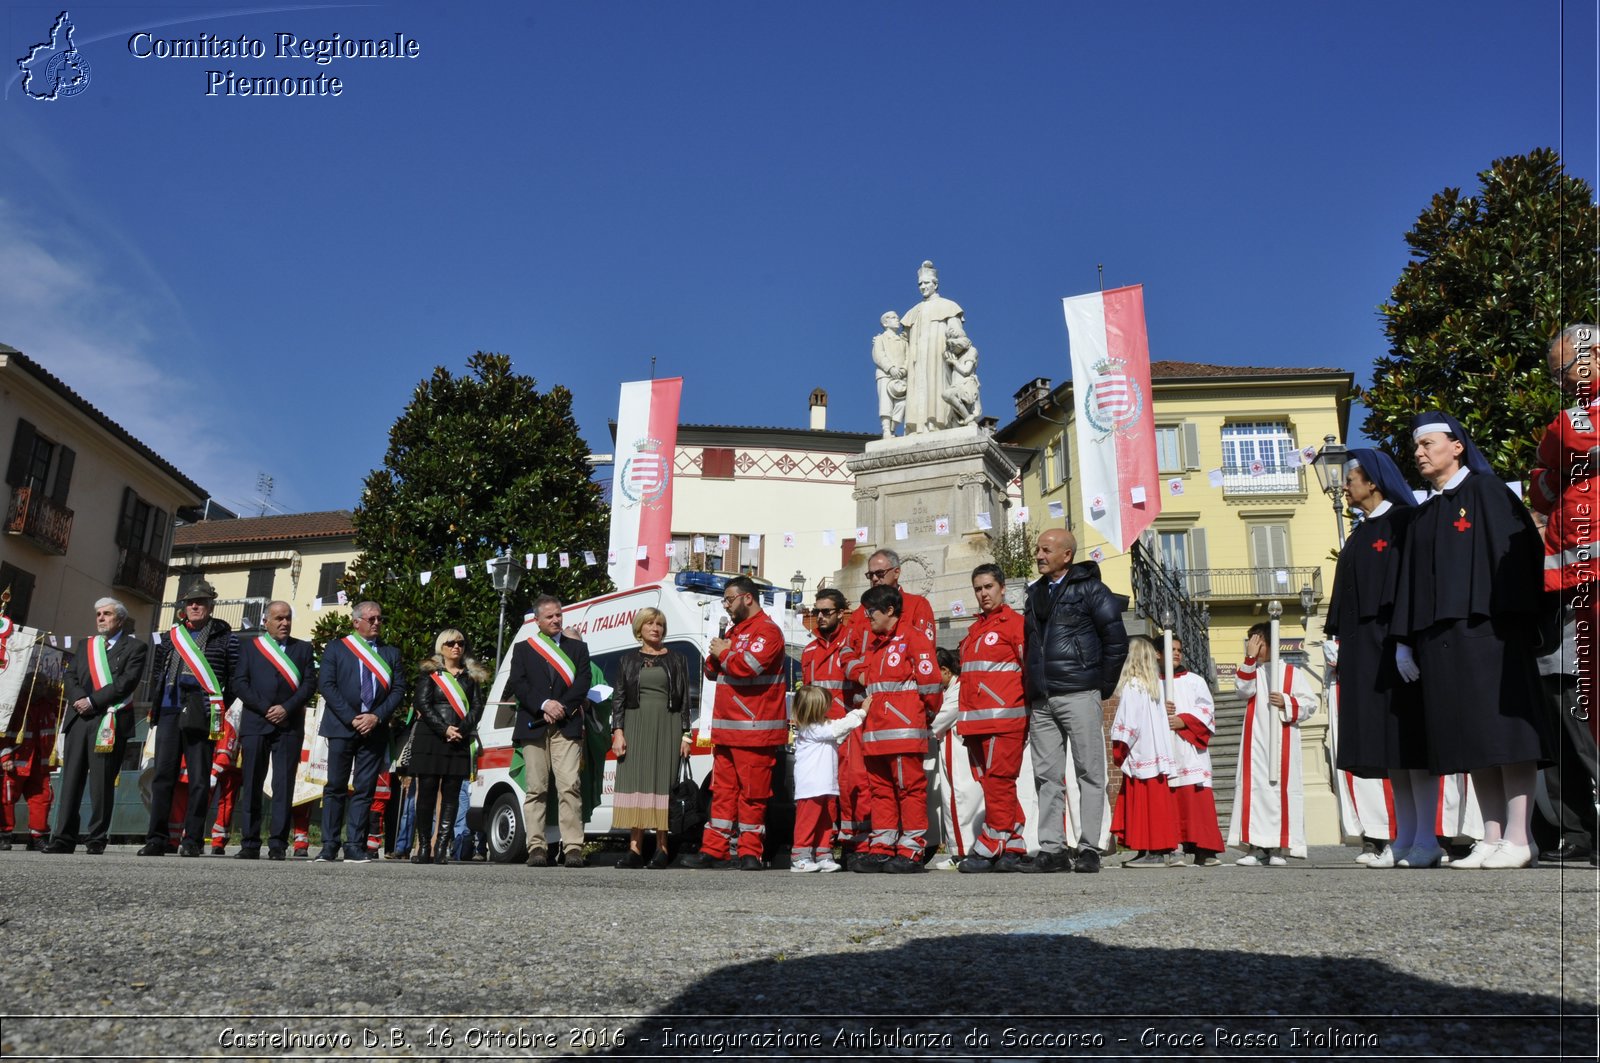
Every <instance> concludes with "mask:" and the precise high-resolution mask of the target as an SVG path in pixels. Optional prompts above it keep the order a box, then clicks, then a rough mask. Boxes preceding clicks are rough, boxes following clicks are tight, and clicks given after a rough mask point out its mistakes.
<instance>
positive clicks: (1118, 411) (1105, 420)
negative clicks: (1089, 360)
mask: <svg viewBox="0 0 1600 1063" xmlns="http://www.w3.org/2000/svg"><path fill="white" fill-rule="evenodd" d="M1090 371H1091V372H1092V373H1093V374H1094V377H1093V379H1091V380H1090V381H1089V387H1088V389H1087V390H1086V391H1085V392H1084V396H1083V415H1084V417H1086V418H1087V419H1088V421H1089V424H1090V425H1092V426H1093V427H1094V430H1095V431H1097V432H1099V433H1100V440H1104V439H1105V437H1106V436H1108V435H1111V434H1112V433H1113V432H1115V433H1116V434H1118V435H1128V434H1129V433H1130V432H1131V431H1132V430H1133V426H1134V425H1136V424H1138V423H1139V417H1140V415H1141V414H1143V413H1144V392H1143V391H1141V390H1140V388H1139V382H1138V381H1137V380H1135V379H1134V378H1133V377H1131V376H1129V375H1128V373H1127V363H1126V362H1124V361H1122V359H1120V358H1105V359H1102V360H1101V361H1099V362H1096V363H1095V364H1094V365H1093V366H1091V367H1090ZM1100 440H1096V442H1099V441H1100Z"/></svg>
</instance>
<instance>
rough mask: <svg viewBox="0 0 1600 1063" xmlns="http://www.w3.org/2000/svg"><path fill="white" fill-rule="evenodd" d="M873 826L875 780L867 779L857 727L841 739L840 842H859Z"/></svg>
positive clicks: (865, 762)
mask: <svg viewBox="0 0 1600 1063" xmlns="http://www.w3.org/2000/svg"><path fill="white" fill-rule="evenodd" d="M871 826H872V783H871V782H870V781H868V779H867V758H866V754H865V753H864V752H863V751H862V747H861V732H860V731H859V730H856V731H851V732H850V733H849V734H848V735H846V736H845V738H844V741H842V742H840V743H839V831H838V838H839V843H840V844H841V845H844V846H847V847H848V846H854V845H857V844H858V843H860V842H861V840H862V839H863V838H865V837H866V836H867V832H868V830H870V829H871Z"/></svg>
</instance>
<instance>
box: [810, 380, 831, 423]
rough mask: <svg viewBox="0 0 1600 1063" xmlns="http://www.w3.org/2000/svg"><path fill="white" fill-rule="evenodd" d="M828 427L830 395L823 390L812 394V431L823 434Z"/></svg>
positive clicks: (817, 389) (814, 391)
mask: <svg viewBox="0 0 1600 1063" xmlns="http://www.w3.org/2000/svg"><path fill="white" fill-rule="evenodd" d="M827 427H828V393H827V392H826V391H823V390H822V389H821V388H814V389H812V392H811V430H812V431H813V432H821V431H822V430H823V429H825V428H827Z"/></svg>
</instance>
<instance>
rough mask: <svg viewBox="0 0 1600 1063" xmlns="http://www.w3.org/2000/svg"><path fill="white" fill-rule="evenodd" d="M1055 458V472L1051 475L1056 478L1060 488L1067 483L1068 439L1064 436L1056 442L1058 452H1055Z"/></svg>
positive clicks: (1053, 466) (1052, 465) (1052, 463)
mask: <svg viewBox="0 0 1600 1063" xmlns="http://www.w3.org/2000/svg"><path fill="white" fill-rule="evenodd" d="M1053 457H1054V461H1052V462H1051V468H1052V469H1053V470H1054V471H1053V472H1052V474H1051V475H1053V476H1054V477H1055V481H1056V484H1057V485H1058V486H1060V485H1062V484H1065V483H1066V482H1067V437H1066V436H1062V437H1061V438H1060V439H1058V440H1057V441H1056V451H1055V454H1054V455H1053Z"/></svg>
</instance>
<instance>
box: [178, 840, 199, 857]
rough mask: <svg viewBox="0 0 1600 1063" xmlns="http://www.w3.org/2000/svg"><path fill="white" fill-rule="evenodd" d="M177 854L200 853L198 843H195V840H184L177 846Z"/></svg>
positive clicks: (191, 854)
mask: <svg viewBox="0 0 1600 1063" xmlns="http://www.w3.org/2000/svg"><path fill="white" fill-rule="evenodd" d="M178 855H179V856H199V855H200V846H199V843H197V842H184V843H183V844H182V845H180V846H178Z"/></svg>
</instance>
